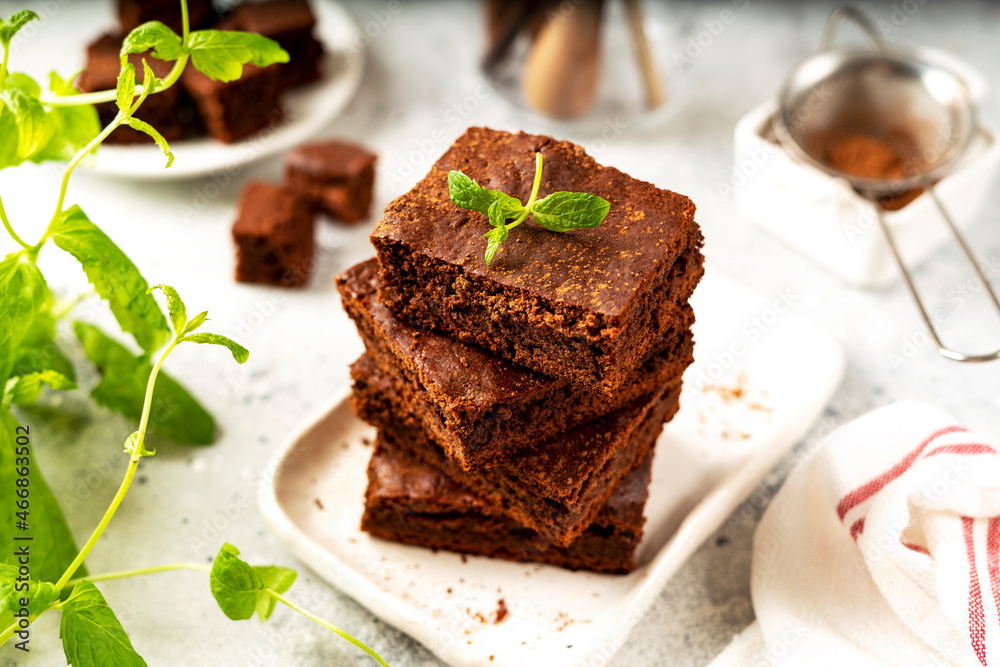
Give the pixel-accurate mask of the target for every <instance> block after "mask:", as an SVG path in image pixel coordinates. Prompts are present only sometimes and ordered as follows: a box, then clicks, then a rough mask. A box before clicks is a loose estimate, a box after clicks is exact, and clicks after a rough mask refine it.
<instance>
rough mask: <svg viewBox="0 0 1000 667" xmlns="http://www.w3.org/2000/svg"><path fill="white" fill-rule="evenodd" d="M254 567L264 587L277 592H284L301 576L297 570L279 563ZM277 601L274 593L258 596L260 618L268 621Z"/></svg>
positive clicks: (258, 614)
mask: <svg viewBox="0 0 1000 667" xmlns="http://www.w3.org/2000/svg"><path fill="white" fill-rule="evenodd" d="M254 569H255V570H257V574H258V575H259V576H260V580H261V583H263V585H264V588H270V589H271V590H272V591H274V592H275V593H284V592H285V591H287V590H288V589H289V588H291V587H292V584H294V583H295V578H296V577H298V576H299V573H298V572H296V571H295V570H290V569H288V568H287V567H279V566H277V565H260V566H257V567H255V568H254ZM277 603H278V600H277V599H276V598H275V597H274V596H273V595H260V596H258V597H257V616H259V617H260V620H262V621H266V620H267V619H269V618H271V614H273V613H274V605H276V604H277Z"/></svg>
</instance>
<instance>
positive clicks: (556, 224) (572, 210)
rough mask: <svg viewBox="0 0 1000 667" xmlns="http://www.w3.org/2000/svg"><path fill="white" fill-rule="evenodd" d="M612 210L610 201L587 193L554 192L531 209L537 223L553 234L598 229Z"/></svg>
mask: <svg viewBox="0 0 1000 667" xmlns="http://www.w3.org/2000/svg"><path fill="white" fill-rule="evenodd" d="M610 210H611V204H610V203H608V200H606V199H603V198H601V197H598V196H597V195H592V194H589V193H586V192H553V193H552V194H550V195H549V196H548V197H545V198H544V199H539V200H538V201H536V202H535V205H534V206H532V207H531V215H532V216H533V217H534V219H535V222H536V223H538V224H539V225H540V226H542V227H544V228H545V229H548V230H549V231H552V232H566V231H569V230H571V229H581V228H592V227H597V226H598V225H600V224H601V223H602V222H604V218H605V216H607V215H608V211H610Z"/></svg>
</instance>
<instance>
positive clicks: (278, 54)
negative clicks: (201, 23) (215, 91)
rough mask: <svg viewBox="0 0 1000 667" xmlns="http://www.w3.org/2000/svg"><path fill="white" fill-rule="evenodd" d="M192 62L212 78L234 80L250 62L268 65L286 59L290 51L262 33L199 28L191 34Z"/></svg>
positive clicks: (285, 60)
mask: <svg viewBox="0 0 1000 667" xmlns="http://www.w3.org/2000/svg"><path fill="white" fill-rule="evenodd" d="M188 48H189V49H190V50H191V64H193V65H194V66H195V68H196V69H197V70H198V71H199V72H201V73H202V74H204V75H205V76H207V77H208V78H210V79H216V80H218V81H235V80H236V79H238V78H240V77H241V76H242V75H243V66H244V65H246V64H247V63H249V64H251V65H256V66H257V67H267V66H268V65H273V64H274V63H287V62H288V53H287V52H286V51H285V50H284V49H282V48H281V47H280V46H278V43H277V42H275V41H274V40H272V39H268V38H267V37H264V36H262V35H257V34H253V33H249V32H236V31H232V30H198V31H195V32H192V33H191V34H190V35H189V36H188Z"/></svg>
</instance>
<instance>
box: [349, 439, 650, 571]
mask: <svg viewBox="0 0 1000 667" xmlns="http://www.w3.org/2000/svg"><path fill="white" fill-rule="evenodd" d="M652 460H653V452H652V451H650V452H649V453H647V454H646V457H645V459H643V461H642V463H640V464H639V465H638V466H637V467H636V468H635V469H633V470H632V471H631V472H630V473H629V474H628V475H627V476H626V477H625V479H624V480H622V483H621V485H620V486H619V487H618V489H617V490H616V491H615V493H614V494H613V495H612V496H611V498H609V499H608V502H607V503H606V504H605V505H604V507H602V508H601V510H600V512H598V514H597V516H596V517H595V518H594V522H593V523H592V524H591V525H590V526H589V527H588V528H587V529H586V530H585V531H584V532H583V533H582V534H581V535H580V536H579V537H577V538H576V539H575V540H573V542H572V543H571V544H570V545H569V546H568V547H548V548H546V546H547V545H546V544H545V543H544V540H540V538H539V535H538V533H536V532H535V531H533V530H531V529H530V528H525V527H524V526H521V525H520V524H518V523H517V522H516V521H514V520H512V519H510V518H509V517H507V516H506V515H505V514H504V513H503V511H502V510H501V508H499V507H498V506H496V505H495V504H493V503H491V502H489V501H488V500H485V499H483V498H481V497H480V496H478V495H476V494H475V493H474V492H473V491H471V490H470V489H469V488H467V487H465V486H463V485H461V484H459V483H458V482H455V481H454V480H452V479H450V478H449V477H447V476H446V475H445V474H444V473H442V472H441V471H440V470H438V469H436V468H434V467H433V466H431V465H428V464H427V463H426V462H425V461H423V460H422V459H419V458H416V457H414V456H413V455H412V454H410V453H409V452H407V451H406V449H405V448H404V447H400V446H399V445H398V444H396V443H395V442H394V441H393V440H392V436H391V435H389V434H386V433H380V434H379V436H378V438H377V439H376V441H375V451H374V452H373V454H372V458H371V461H370V462H369V464H368V490H367V491H366V493H365V512H364V515H363V517H362V519H361V528H362V530H365V531H367V532H369V533H371V534H372V535H374V536H375V537H381V538H383V539H387V540H393V541H395V542H402V543H404V544H412V545H416V546H421V547H428V548H431V549H445V550H447V551H458V552H460V553H468V554H475V555H480V556H491V557H493V558H503V559H506V560H514V561H522V562H536V563H548V564H549V565H556V566H559V567H564V568H567V569H570V570H591V571H593V572H605V573H610V574H625V573H627V572H631V571H632V570H633V569H634V567H635V563H634V560H633V556H634V554H635V548H636V546H637V545H638V544H639V540H640V538H641V536H642V526H643V523H644V521H645V520H644V518H643V516H642V511H643V507H644V506H645V504H646V498H647V496H648V488H649V476H650V468H651V467H652Z"/></svg>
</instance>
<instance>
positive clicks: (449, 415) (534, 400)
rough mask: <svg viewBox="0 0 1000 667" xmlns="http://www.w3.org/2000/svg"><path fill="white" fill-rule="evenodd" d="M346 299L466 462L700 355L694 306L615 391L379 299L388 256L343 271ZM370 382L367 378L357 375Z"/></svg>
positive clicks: (433, 426)
mask: <svg viewBox="0 0 1000 667" xmlns="http://www.w3.org/2000/svg"><path fill="white" fill-rule="evenodd" d="M337 288H338V289H339V290H340V293H341V296H342V300H343V305H344V308H345V309H346V310H347V312H348V314H349V315H350V316H351V318H352V319H353V320H354V321H355V323H356V324H357V326H358V331H359V332H360V334H361V338H362V339H363V340H364V343H365V347H366V349H367V350H368V355H369V356H370V357H371V358H372V360H373V362H374V363H375V364H376V365H377V366H378V367H379V369H380V370H381V372H382V374H383V375H384V376H385V377H386V378H387V379H388V380H389V381H390V382H391V383H392V385H393V388H394V390H395V391H396V393H398V394H399V395H400V396H402V397H403V398H404V402H405V403H406V406H407V410H408V412H410V413H413V414H415V415H417V416H419V418H420V422H421V424H422V425H423V427H424V428H425V429H426V430H427V431H428V432H429V433H430V434H431V435H432V436H433V438H434V440H435V441H437V442H438V443H439V444H440V445H441V446H442V447H443V448H444V450H445V452H446V453H447V454H448V456H449V457H451V458H452V459H454V460H455V461H456V462H457V463H458V464H459V465H460V466H461V467H462V468H463V469H464V470H467V471H474V470H478V469H480V468H483V467H489V466H491V465H494V464H496V462H497V461H499V460H502V459H503V458H504V457H505V456H507V455H508V453H509V452H516V451H518V449H519V448H520V447H522V446H524V445H527V444H529V443H532V442H537V441H539V440H548V439H549V438H552V437H555V436H556V435H558V434H560V433H562V432H564V431H566V430H569V429H571V428H574V427H576V426H579V425H581V424H584V423H586V422H588V421H591V420H593V419H596V418H598V417H600V416H602V415H605V414H607V413H609V412H613V411H615V410H617V409H619V408H622V407H624V406H625V405H627V404H629V403H631V402H632V401H634V400H635V399H637V398H640V397H642V396H647V395H649V394H651V393H654V392H656V391H658V390H659V389H660V388H662V387H663V386H665V385H667V384H669V383H672V382H676V381H677V380H679V379H680V377H681V375H682V374H683V373H684V370H685V369H686V368H687V366H688V365H689V364H690V363H691V361H692V360H693V359H694V353H693V349H694V342H693V339H692V335H691V330H690V329H691V324H692V322H693V321H694V314H693V312H692V311H691V309H690V306H684V313H683V315H682V316H681V317H679V318H678V319H677V322H676V325H675V328H673V329H671V330H669V331H668V333H667V335H666V336H665V337H664V339H663V343H662V345H661V350H660V351H658V352H657V353H656V354H654V355H653V356H652V357H650V359H649V360H648V361H647V362H646V363H645V364H644V365H643V366H641V367H640V368H639V369H638V370H637V371H636V372H635V373H633V374H632V377H631V378H630V379H629V381H628V382H627V383H626V384H625V385H624V386H623V387H622V388H621V389H620V390H619V391H618V392H616V394H615V396H614V397H611V398H609V397H606V396H604V395H602V394H600V393H598V392H594V391H592V390H590V389H588V388H586V387H580V386H576V385H572V384H570V383H569V382H567V381H566V380H560V379H553V378H549V377H546V376H544V375H539V374H538V373H535V372H534V371H530V370H528V369H526V368H524V367H522V366H517V365H515V364H512V363H510V362H508V361H506V360H505V359H503V358H501V357H498V356H496V355H494V354H491V353H489V352H486V351H485V350H482V349H480V348H477V347H475V346H472V345H466V344H464V343H460V342H458V341H455V340H453V339H451V338H447V337H446V336H442V335H440V334H436V333H432V332H423V331H419V330H417V329H414V328H413V327H411V326H410V325H408V324H407V323H405V322H403V321H401V320H400V319H398V318H397V317H395V316H394V315H393V314H392V313H390V312H389V310H388V309H387V308H386V307H385V306H384V305H382V303H381V302H380V301H379V299H378V291H377V290H378V265H377V264H376V262H375V260H374V259H371V260H368V261H365V262H362V263H361V264H358V265H356V266H354V267H352V268H350V269H348V270H347V271H345V272H343V273H342V274H340V275H339V276H338V277H337ZM354 379H355V381H358V382H363V381H364V377H363V376H362V377H355V378H354Z"/></svg>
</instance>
